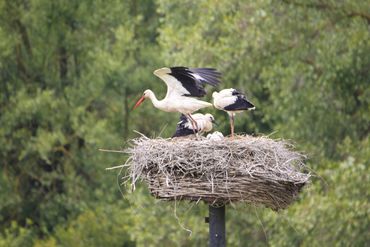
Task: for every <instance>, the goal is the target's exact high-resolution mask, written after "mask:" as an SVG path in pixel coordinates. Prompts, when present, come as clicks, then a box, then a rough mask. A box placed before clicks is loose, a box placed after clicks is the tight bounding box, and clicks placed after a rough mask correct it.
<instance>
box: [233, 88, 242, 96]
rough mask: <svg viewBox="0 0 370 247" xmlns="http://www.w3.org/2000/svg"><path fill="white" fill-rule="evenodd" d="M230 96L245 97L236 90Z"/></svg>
mask: <svg viewBox="0 0 370 247" xmlns="http://www.w3.org/2000/svg"><path fill="white" fill-rule="evenodd" d="M231 95H241V96H243V97H245V96H244V94H242V93H241V92H239V91H238V90H236V89H234V91H233V92H232V93H231Z"/></svg>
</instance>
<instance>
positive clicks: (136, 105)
mask: <svg viewBox="0 0 370 247" xmlns="http://www.w3.org/2000/svg"><path fill="white" fill-rule="evenodd" d="M144 100H145V97H144V96H142V97H141V98H140V99H139V100H138V101H137V102H136V104H135V106H134V108H133V109H132V110H135V109H136V108H137V107H138V106H139V105H140V104H141V103H143V102H144Z"/></svg>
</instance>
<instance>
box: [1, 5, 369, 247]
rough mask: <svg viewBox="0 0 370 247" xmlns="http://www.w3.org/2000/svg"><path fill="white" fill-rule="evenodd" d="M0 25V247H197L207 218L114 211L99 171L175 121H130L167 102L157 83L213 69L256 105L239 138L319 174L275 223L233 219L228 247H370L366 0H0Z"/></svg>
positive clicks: (189, 209)
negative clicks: (136, 140) (270, 140)
mask: <svg viewBox="0 0 370 247" xmlns="http://www.w3.org/2000/svg"><path fill="white" fill-rule="evenodd" d="M0 13H1V14H0V92H1V94H0V146H1V149H0V202H1V203H0V246H37V247H41V246H204V245H206V243H207V237H208V235H207V232H208V229H207V225H206V224H204V223H203V217H204V216H205V215H206V213H207V208H206V206H205V205H196V206H194V205H191V204H188V203H181V204H180V205H174V204H171V203H164V202H157V201H155V200H154V199H153V198H151V197H150V196H149V195H148V192H147V191H146V190H145V189H144V188H139V189H138V190H136V191H135V192H134V193H132V194H130V193H128V191H125V188H124V187H122V188H120V189H121V190H123V191H124V193H123V194H124V198H122V194H121V192H120V190H119V185H117V183H118V184H120V183H121V181H120V180H117V178H116V176H117V174H116V173H115V172H107V171H105V170H104V168H105V167H109V166H113V165H116V164H121V163H123V162H124V160H125V157H124V156H120V155H116V154H111V153H101V152H98V149H99V148H107V149H119V148H122V147H124V146H125V145H126V141H127V140H128V139H130V138H132V137H134V136H135V135H136V134H135V133H134V132H133V130H138V131H140V132H142V133H144V134H146V135H148V136H157V135H161V136H164V137H168V136H170V135H171V134H172V131H173V130H174V129H175V125H176V122H177V117H178V116H177V115H176V114H168V113H163V112H160V111H158V110H154V109H153V107H152V106H151V104H150V103H148V102H146V103H145V104H143V106H142V107H140V108H138V109H137V110H136V111H135V112H132V111H131V109H132V106H133V104H134V101H135V100H136V99H137V98H138V97H139V96H140V95H141V93H142V92H143V91H144V90H145V89H147V88H151V89H153V90H154V91H155V92H156V93H157V94H159V96H160V97H161V96H164V94H165V85H164V83H162V82H160V80H159V79H158V78H155V77H154V76H153V75H152V71H153V70H154V69H156V68H159V67H163V66H172V65H185V66H191V67H197V66H206V67H215V68H217V69H219V70H220V71H221V72H222V73H223V82H222V83H223V84H222V86H220V87H222V88H227V87H235V88H239V89H241V90H243V91H245V92H246V93H247V96H248V97H249V98H250V100H251V101H252V102H253V103H254V104H255V105H256V111H254V112H251V113H248V114H241V115H240V117H239V118H237V120H236V130H237V131H239V132H247V133H256V134H271V133H274V134H273V135H272V137H274V138H279V137H282V138H286V139H291V140H293V141H294V143H295V144H296V146H297V148H298V149H299V150H302V151H304V152H306V153H307V154H308V156H309V161H308V162H309V166H310V167H311V168H312V169H313V170H314V172H315V174H317V178H316V179H314V181H313V184H312V185H310V186H309V187H308V188H307V189H306V190H305V191H304V192H303V193H302V196H301V198H300V200H299V201H298V202H297V203H296V204H294V205H293V206H292V207H290V208H289V209H288V210H286V211H284V212H280V213H275V212H271V211H269V210H267V209H260V208H255V207H252V206H245V205H237V206H235V208H233V207H230V209H229V210H228V212H227V214H228V215H227V218H228V222H227V229H228V233H227V234H228V244H229V245H230V246H296V245H300V246H319V245H323V244H324V245H328V246H365V245H366V243H369V242H370V233H369V229H370V216H369V215H370V206H369V202H368V201H369V198H370V194H369V191H370V186H369V184H370V183H369V182H370V169H369V160H370V141H369V133H370V127H369V126H370V104H369V103H370V56H369V54H370V29H369V27H370V4H369V3H368V1H349V0H347V1H339V2H338V1H334V0H327V1H316V0H309V1H303V0H283V1H271V0H262V1H249V0H248V1H247V0H246V1H237V0H231V1H230V0H229V1H227V0H199V1H193V0H185V1H179V0H176V1H173V0H156V1H144V0H138V1H135V0H128V1H119V0H110V1H98V0H95V1H88V0H79V1H47V0H1V1H0ZM207 99H208V100H210V98H209V96H208V98H207ZM207 111H210V112H211V113H212V114H214V115H215V116H216V119H221V120H225V121H220V120H219V122H223V123H222V124H221V126H219V130H220V131H222V132H223V133H228V123H227V121H226V115H225V114H224V113H222V112H216V110H213V109H207ZM186 229H188V230H191V231H192V234H191V235H190V236H189V231H188V230H186Z"/></svg>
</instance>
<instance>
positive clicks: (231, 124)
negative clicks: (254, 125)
mask: <svg viewBox="0 0 370 247" xmlns="http://www.w3.org/2000/svg"><path fill="white" fill-rule="evenodd" d="M230 128H231V138H233V139H234V113H230Z"/></svg>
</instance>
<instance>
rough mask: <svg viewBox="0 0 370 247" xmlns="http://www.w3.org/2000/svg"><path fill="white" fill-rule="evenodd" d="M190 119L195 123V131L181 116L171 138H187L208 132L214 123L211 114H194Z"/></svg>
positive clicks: (187, 120) (186, 119)
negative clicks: (194, 134)
mask: <svg viewBox="0 0 370 247" xmlns="http://www.w3.org/2000/svg"><path fill="white" fill-rule="evenodd" d="M191 117H192V118H193V119H194V120H195V121H196V122H197V129H195V130H194V128H193V125H192V124H191V123H190V122H189V119H188V118H187V117H186V116H185V115H183V114H181V116H180V122H178V123H177V126H176V132H175V134H173V136H172V138H173V137H180V136H187V135H191V134H193V133H206V132H210V131H211V130H212V128H213V123H215V118H214V117H213V116H212V114H209V113H207V114H202V113H195V114H192V115H191Z"/></svg>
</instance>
